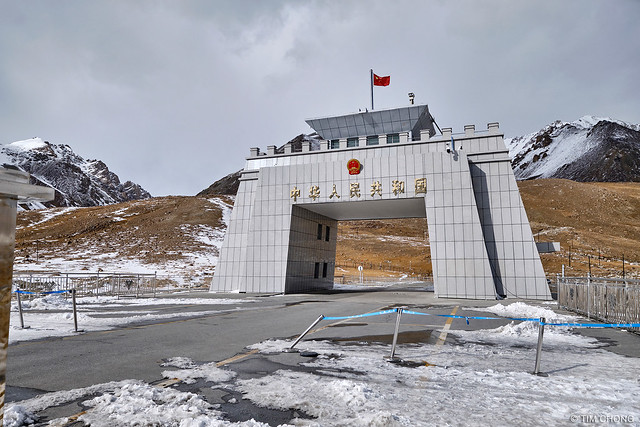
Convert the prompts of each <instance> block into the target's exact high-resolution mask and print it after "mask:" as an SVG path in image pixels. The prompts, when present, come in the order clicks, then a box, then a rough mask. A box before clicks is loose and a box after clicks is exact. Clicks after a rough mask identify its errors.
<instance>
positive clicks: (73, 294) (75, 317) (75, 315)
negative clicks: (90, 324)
mask: <svg viewBox="0 0 640 427" xmlns="http://www.w3.org/2000/svg"><path fill="white" fill-rule="evenodd" d="M71 299H72V300H73V327H74V328H75V331H76V332H78V310H77V309H76V290H75V289H72V290H71Z"/></svg>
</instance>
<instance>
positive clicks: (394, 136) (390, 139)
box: [387, 133, 400, 144]
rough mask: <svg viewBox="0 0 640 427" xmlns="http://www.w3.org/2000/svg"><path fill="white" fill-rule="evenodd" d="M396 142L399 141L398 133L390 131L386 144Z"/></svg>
mask: <svg viewBox="0 0 640 427" xmlns="http://www.w3.org/2000/svg"><path fill="white" fill-rule="evenodd" d="M396 142H400V134H399V133H390V134H388V135H387V144H394V143H396Z"/></svg>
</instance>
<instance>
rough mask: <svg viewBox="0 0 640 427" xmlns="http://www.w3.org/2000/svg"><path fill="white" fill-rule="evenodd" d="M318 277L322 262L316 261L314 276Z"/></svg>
mask: <svg viewBox="0 0 640 427" xmlns="http://www.w3.org/2000/svg"><path fill="white" fill-rule="evenodd" d="M318 277H320V263H319V262H316V265H315V267H314V269H313V278H314V279H317V278H318Z"/></svg>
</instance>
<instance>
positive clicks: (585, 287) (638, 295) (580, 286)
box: [557, 276, 640, 332]
mask: <svg viewBox="0 0 640 427" xmlns="http://www.w3.org/2000/svg"><path fill="white" fill-rule="evenodd" d="M557 287H558V305H559V306H560V307H562V308H564V309H567V310H570V311H573V312H576V313H579V314H582V315H584V316H587V318H589V319H591V318H593V319H598V320H602V321H605V322H611V323H640V280H635V279H634V280H630V279H627V280H625V279H609V278H595V277H589V276H588V277H558V279H557ZM633 330H634V331H635V332H640V328H633Z"/></svg>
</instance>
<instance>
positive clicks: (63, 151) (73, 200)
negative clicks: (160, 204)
mask: <svg viewBox="0 0 640 427" xmlns="http://www.w3.org/2000/svg"><path fill="white" fill-rule="evenodd" d="M1 164H8V165H13V166H16V167H18V168H19V169H21V170H23V171H25V172H29V173H30V174H31V180H32V182H33V183H35V184H41V185H46V186H49V187H53V188H54V189H55V190H56V198H55V200H54V201H53V202H50V203H46V206H101V205H108V204H111V203H119V202H125V201H128V200H140V199H147V198H149V197H151V195H150V194H149V193H148V192H147V191H145V190H144V189H143V188H142V187H140V186H139V185H138V184H135V183H133V182H131V181H127V182H125V183H124V184H123V183H121V182H120V179H119V178H118V175H116V174H115V173H113V172H111V171H110V170H109V168H108V167H107V165H105V164H104V163H103V162H102V161H100V160H85V159H83V158H82V157H80V156H78V155H77V154H75V153H74V152H73V150H72V149H71V147H69V146H68V145H63V144H51V143H49V142H47V141H43V140H42V139H40V138H32V139H28V140H25V141H16V142H13V143H10V144H6V145H0V165H1ZM41 206H42V205H38V204H36V205H33V204H31V205H30V206H29V207H27V206H23V207H25V208H34V207H36V208H37V207H41Z"/></svg>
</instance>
